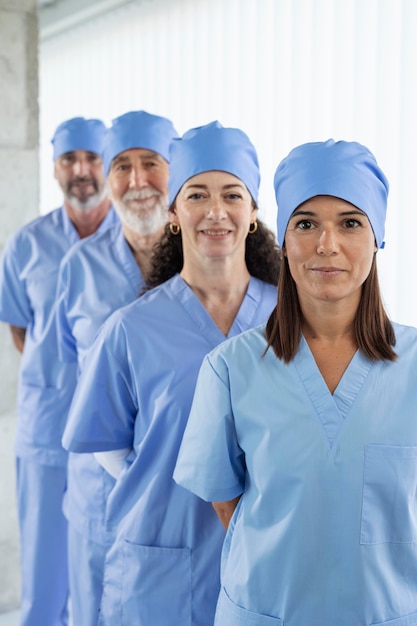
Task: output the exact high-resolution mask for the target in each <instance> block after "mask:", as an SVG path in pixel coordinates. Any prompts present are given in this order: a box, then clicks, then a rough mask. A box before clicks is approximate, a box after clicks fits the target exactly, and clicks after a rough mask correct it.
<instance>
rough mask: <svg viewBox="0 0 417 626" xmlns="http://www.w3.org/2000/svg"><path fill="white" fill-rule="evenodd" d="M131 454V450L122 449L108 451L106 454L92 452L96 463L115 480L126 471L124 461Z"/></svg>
mask: <svg viewBox="0 0 417 626" xmlns="http://www.w3.org/2000/svg"><path fill="white" fill-rule="evenodd" d="M131 452H132V448H122V449H121V450H109V451H108V452H94V456H95V459H96V461H97V462H98V463H99V464H100V465H101V467H103V468H104V469H105V470H106V472H107V473H108V474H110V476H113V478H115V479H116V480H117V479H118V478H119V477H120V475H121V473H122V472H124V471H125V469H126V459H127V458H128V456H129V454H130V453H131Z"/></svg>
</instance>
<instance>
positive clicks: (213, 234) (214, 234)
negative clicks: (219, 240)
mask: <svg viewBox="0 0 417 626" xmlns="http://www.w3.org/2000/svg"><path fill="white" fill-rule="evenodd" d="M200 232H202V233H204V234H205V235H210V236H211V237H221V236H224V235H228V234H229V233H230V232H231V231H230V230H213V229H211V228H210V229H207V230H202V231H200Z"/></svg>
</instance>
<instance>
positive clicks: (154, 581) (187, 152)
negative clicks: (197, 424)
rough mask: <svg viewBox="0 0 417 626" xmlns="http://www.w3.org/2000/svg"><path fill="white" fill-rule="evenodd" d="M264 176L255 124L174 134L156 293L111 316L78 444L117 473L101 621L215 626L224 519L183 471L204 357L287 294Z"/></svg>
mask: <svg viewBox="0 0 417 626" xmlns="http://www.w3.org/2000/svg"><path fill="white" fill-rule="evenodd" d="M258 185H259V167H258V160H257V156H256V152H255V149H254V147H253V145H252V144H251V142H250V141H249V139H248V137H247V136H246V135H245V134H244V133H243V132H242V131H240V130H238V129H235V128H223V127H222V126H221V125H220V124H219V123H218V122H213V123H211V124H208V125H207V126H203V127H201V128H196V129H192V130H190V131H188V132H187V133H186V134H185V135H184V136H183V137H182V139H179V140H174V141H173V143H172V147H171V154H170V179H169V202H170V210H169V220H170V224H169V229H168V230H167V232H166V234H165V238H164V240H163V242H162V243H161V245H160V246H158V248H157V250H156V253H155V257H154V259H153V268H154V269H153V271H152V272H151V275H150V279H149V284H150V286H151V287H153V289H150V290H149V291H147V292H146V293H145V294H144V295H142V296H141V297H140V298H139V299H138V300H137V301H136V302H134V303H133V304H130V305H129V306H127V307H125V308H123V309H121V310H119V311H118V312H116V313H115V314H113V315H112V316H111V317H110V318H109V320H108V321H107V322H106V323H105V324H104V326H103V327H102V329H101V332H100V333H99V335H98V337H97V339H96V341H95V343H94V345H93V347H92V349H91V351H90V353H89V354H88V355H87V357H86V361H85V366H84V368H83V371H82V373H81V377H80V382H79V386H78V389H77V391H76V395H75V398H74V402H73V405H72V411H71V415H77V414H78V415H82V420H79V421H78V422H76V420H75V421H74V425H73V427H72V428H71V416H70V424H69V426H70V428H69V429H68V428H67V439H66V443H67V444H69V446H68V447H70V449H71V450H74V451H76V452H100V454H98V455H97V457H98V459H99V461H100V462H101V463H102V464H103V465H104V467H107V468H108V470H109V471H110V472H111V473H113V475H114V476H115V477H116V478H117V480H116V485H115V487H114V489H113V491H112V493H111V495H110V498H109V501H108V507H107V517H108V526H109V528H110V529H112V530H113V531H115V533H116V539H115V542H114V544H113V546H112V548H111V549H110V551H109V553H108V555H107V560H106V566H105V575H104V585H103V586H104V593H103V599H102V605H101V615H100V621H99V623H100V624H101V625H108V626H114V625H115V624H120V625H123V626H128V625H129V626H150V625H152V626H162V625H163V626H178V625H179V624H181V626H211V625H212V623H213V619H214V610H215V604H216V599H217V595H218V592H219V574H220V552H221V546H222V542H223V539H224V529H223V527H222V525H221V524H220V522H219V520H218V519H217V516H216V514H215V512H214V510H213V508H212V507H211V505H209V504H207V503H205V502H203V501H202V500H200V498H197V497H196V496H194V495H193V494H191V493H189V492H188V491H187V490H185V489H183V488H182V487H179V486H178V485H177V484H176V483H175V482H174V480H173V479H172V473H173V470H174V467H175V461H176V458H177V454H178V449H179V446H180V443H181V439H182V435H183V432H184V428H185V425H186V423H187V419H188V414H189V410H190V406H191V401H192V397H193V392H194V386H195V381H196V378H197V374H198V370H199V367H200V365H201V362H202V360H203V358H204V356H205V355H206V354H207V353H208V352H209V351H210V350H211V349H213V348H214V347H215V346H217V345H218V344H219V343H221V342H223V341H225V339H227V338H229V337H233V336H235V335H237V334H238V333H241V332H242V331H244V330H246V329H248V328H252V327H254V326H258V325H259V324H261V323H264V322H265V321H266V319H267V318H268V316H269V314H270V313H271V311H272V309H273V307H274V305H275V302H276V282H277V278H278V269H279V247H278V245H277V243H276V240H275V239H274V237H273V235H272V234H271V233H270V231H268V230H267V229H266V227H265V226H263V225H262V224H260V223H259V222H258V221H257V206H256V201H257V194H258ZM248 375H250V372H248ZM128 455H129V458H128V459H127V456H128ZM125 459H127V460H125Z"/></svg>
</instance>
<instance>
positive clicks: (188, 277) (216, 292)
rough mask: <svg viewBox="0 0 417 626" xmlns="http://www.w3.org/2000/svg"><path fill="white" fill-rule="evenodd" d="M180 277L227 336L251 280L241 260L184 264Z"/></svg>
mask: <svg viewBox="0 0 417 626" xmlns="http://www.w3.org/2000/svg"><path fill="white" fill-rule="evenodd" d="M181 277H182V278H183V279H184V280H185V282H186V283H187V284H188V286H189V287H190V288H191V289H192V291H193V292H194V293H195V295H196V296H197V298H198V299H199V300H200V302H201V303H202V305H203V306H204V308H205V309H206V311H207V312H208V314H209V315H210V317H211V318H212V320H213V321H214V323H215V324H216V325H217V326H218V327H219V328H220V330H221V331H222V333H223V334H224V335H225V336H227V335H228V333H229V330H230V328H231V327H232V324H233V322H234V320H235V318H236V315H237V313H238V311H239V309H240V306H241V304H242V301H243V299H244V297H245V294H246V291H247V289H248V284H249V281H250V274H249V272H248V269H247V267H246V264H245V263H244V261H243V262H242V265H241V266H240V267H232V266H228V264H227V263H219V264H216V263H214V264H212V263H207V266H205V267H195V266H193V265H192V264H190V263H189V264H187V265H184V267H183V269H182V271H181Z"/></svg>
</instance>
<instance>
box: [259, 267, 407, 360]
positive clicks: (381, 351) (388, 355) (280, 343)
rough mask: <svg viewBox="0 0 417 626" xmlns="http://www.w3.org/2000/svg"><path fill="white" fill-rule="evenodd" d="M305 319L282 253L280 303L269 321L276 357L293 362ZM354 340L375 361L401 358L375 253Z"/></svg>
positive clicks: (363, 286)
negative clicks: (382, 294) (380, 282)
mask: <svg viewBox="0 0 417 626" xmlns="http://www.w3.org/2000/svg"><path fill="white" fill-rule="evenodd" d="M302 322H303V315H302V311H301V307H300V302H299V300H298V294H297V288H296V284H295V282H294V279H293V277H292V276H291V272H290V268H289V265H288V260H287V258H286V257H285V256H282V259H281V271H280V275H279V280H278V303H277V306H276V307H275V309H274V310H273V311H272V313H271V315H270V317H269V320H268V322H267V325H266V338H267V341H268V348H269V347H272V348H273V350H274V352H275V354H276V356H277V357H278V358H279V359H282V360H283V361H284V362H285V363H289V362H290V361H292V359H293V358H294V356H295V353H296V351H297V349H298V346H299V343H300V338H301V328H302ZM354 339H355V342H356V345H357V347H358V349H359V350H361V352H362V353H363V354H364V355H365V356H366V357H367V358H368V359H370V360H371V361H395V359H396V358H397V355H396V353H395V352H394V350H393V346H395V341H396V340H395V332H394V328H393V326H392V324H391V322H390V320H389V319H388V316H387V314H386V311H385V309H384V305H383V303H382V298H381V292H380V288H379V281H378V272H377V266H376V256H375V255H374V258H373V261H372V266H371V270H370V272H369V275H368V277H367V278H366V280H365V282H364V283H363V285H362V295H361V299H360V302H359V307H358V310H357V312H356V317H355V320H354ZM268 348H267V349H268Z"/></svg>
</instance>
